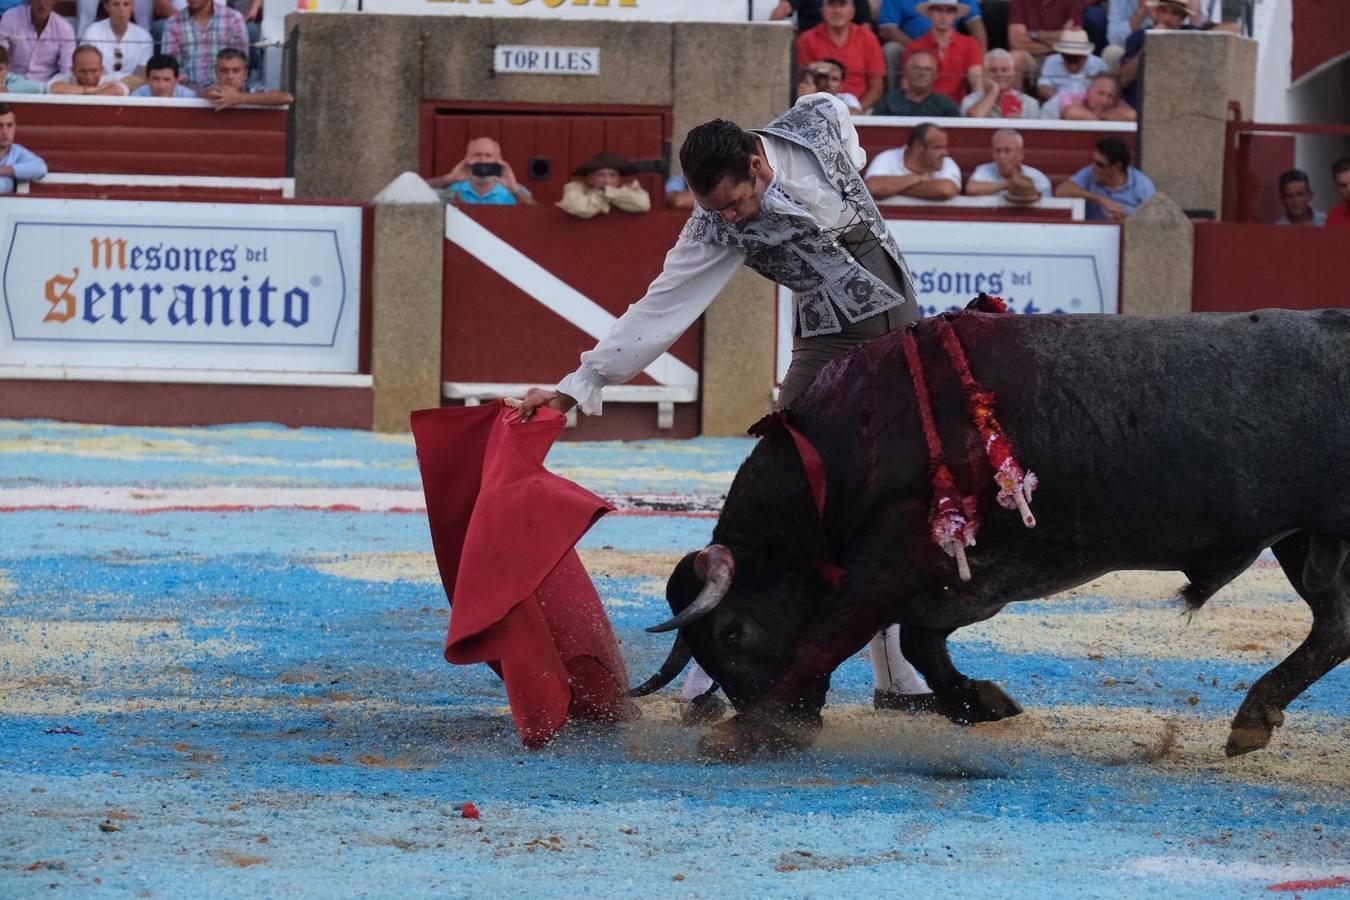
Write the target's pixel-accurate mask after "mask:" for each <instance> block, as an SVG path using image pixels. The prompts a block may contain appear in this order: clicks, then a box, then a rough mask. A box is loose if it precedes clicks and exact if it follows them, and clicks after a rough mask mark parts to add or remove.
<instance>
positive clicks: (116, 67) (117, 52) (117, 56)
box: [113, 47, 122, 72]
mask: <svg viewBox="0 0 1350 900" xmlns="http://www.w3.org/2000/svg"><path fill="white" fill-rule="evenodd" d="M113 71H114V72H120V71H122V48H121V47H114V48H113Z"/></svg>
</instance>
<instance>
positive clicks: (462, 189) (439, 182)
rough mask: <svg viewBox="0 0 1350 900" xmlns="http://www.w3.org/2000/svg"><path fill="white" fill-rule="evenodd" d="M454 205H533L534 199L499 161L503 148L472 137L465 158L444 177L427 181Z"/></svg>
mask: <svg viewBox="0 0 1350 900" xmlns="http://www.w3.org/2000/svg"><path fill="white" fill-rule="evenodd" d="M427 184H429V185H431V186H432V187H433V188H435V189H436V190H439V191H444V192H445V193H446V194H447V195H448V199H449V200H451V201H453V202H457V203H470V204H473V203H482V204H488V205H493V206H515V205H516V204H517V203H520V204H524V205H526V206H533V205H534V196H533V195H532V194H531V193H530V191H529V189H528V188H526V187H525V185H523V184H521V183H520V182H518V181H516V175H515V173H514V172H512V171H511V164H510V163H508V162H506V161H505V160H503V159H502V146H501V144H498V143H497V142H496V141H494V140H493V139H492V138H489V137H480V138H474V139H473V140H471V141H469V145H468V146H467V147H465V148H464V158H463V159H461V160H460V161H459V162H458V163H456V164H455V167H454V168H453V169H451V170H450V171H449V172H447V173H446V174H445V175H440V176H438V177H436V178H430V179H428V180H427Z"/></svg>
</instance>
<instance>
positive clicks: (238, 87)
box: [203, 47, 295, 109]
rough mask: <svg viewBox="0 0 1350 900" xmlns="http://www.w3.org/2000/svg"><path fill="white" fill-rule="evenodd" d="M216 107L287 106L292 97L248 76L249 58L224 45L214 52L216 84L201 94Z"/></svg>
mask: <svg viewBox="0 0 1350 900" xmlns="http://www.w3.org/2000/svg"><path fill="white" fill-rule="evenodd" d="M203 96H204V97H206V99H207V100H210V101H211V105H212V106H214V107H215V108H216V109H229V108H230V107H232V106H239V105H241V104H245V103H247V104H248V105H249V106H289V105H290V103H291V102H292V101H294V100H295V98H294V97H292V96H291V95H290V94H289V93H287V92H286V91H269V90H268V89H267V88H265V87H263V85H262V84H260V83H259V82H256V81H249V79H248V57H247V56H245V55H244V53H243V52H242V51H240V50H236V49H234V48H233V47H226V48H225V49H224V50H222V51H220V52H219V53H217V54H216V83H215V84H213V85H211V86H210V87H209V88H207V89H206V93H205V94H203Z"/></svg>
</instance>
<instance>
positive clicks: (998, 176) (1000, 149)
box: [966, 128, 1051, 203]
mask: <svg viewBox="0 0 1350 900" xmlns="http://www.w3.org/2000/svg"><path fill="white" fill-rule="evenodd" d="M1025 155H1026V151H1025V149H1024V147H1023V145H1022V135H1021V134H1020V133H1018V132H1016V131H1013V130H1012V129H1011V128H1000V129H999V130H998V131H995V132H994V139H993V156H994V161H993V162H987V163H982V164H981V165H978V166H976V167H975V171H973V172H971V173H970V180H969V181H967V182H966V193H967V194H969V195H970V196H972V197H984V196H987V195H989V194H999V193H1001V194H1003V195H1004V196H1005V197H1008V196H1009V189H1010V188H1012V187H1016V186H1017V182H1018V181H1019V180H1021V179H1026V184H1025V185H1024V186H1023V187H1022V189H1021V194H1020V196H1017V193H1018V192H1017V191H1013V192H1012V193H1013V194H1014V195H1015V196H1014V197H1013V199H1015V200H1016V201H1018V202H1023V203H1025V202H1035V200H1039V199H1040V198H1041V197H1044V196H1048V195H1049V194H1050V192H1051V187H1050V179H1049V178H1047V177H1046V175H1045V173H1044V172H1042V171H1041V170H1040V169H1033V168H1032V167H1031V166H1028V165H1024V164H1023V163H1022V159H1023V157H1024V156H1025ZM1027 187H1029V188H1030V191H1031V192H1034V196H1033V195H1032V194H1031V193H1030V192H1028V191H1027Z"/></svg>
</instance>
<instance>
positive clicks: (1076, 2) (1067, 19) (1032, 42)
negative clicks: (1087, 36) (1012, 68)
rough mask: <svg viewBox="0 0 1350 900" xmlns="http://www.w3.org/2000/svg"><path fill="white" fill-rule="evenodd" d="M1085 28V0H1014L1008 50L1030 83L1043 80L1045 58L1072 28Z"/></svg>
mask: <svg viewBox="0 0 1350 900" xmlns="http://www.w3.org/2000/svg"><path fill="white" fill-rule="evenodd" d="M1082 27H1083V0H1012V6H1011V7H1010V8H1009V10H1008V49H1009V50H1011V51H1012V52H1013V53H1015V54H1017V56H1018V58H1019V59H1020V61H1021V68H1022V76H1023V78H1024V79H1025V80H1026V83H1028V84H1035V83H1036V82H1037V81H1038V80H1039V79H1040V71H1041V61H1042V60H1044V59H1045V58H1046V57H1047V56H1049V55H1050V54H1051V53H1053V52H1054V50H1055V44H1057V43H1059V39H1060V38H1061V37H1063V36H1064V32H1065V31H1068V30H1076V29H1081V28H1082Z"/></svg>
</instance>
